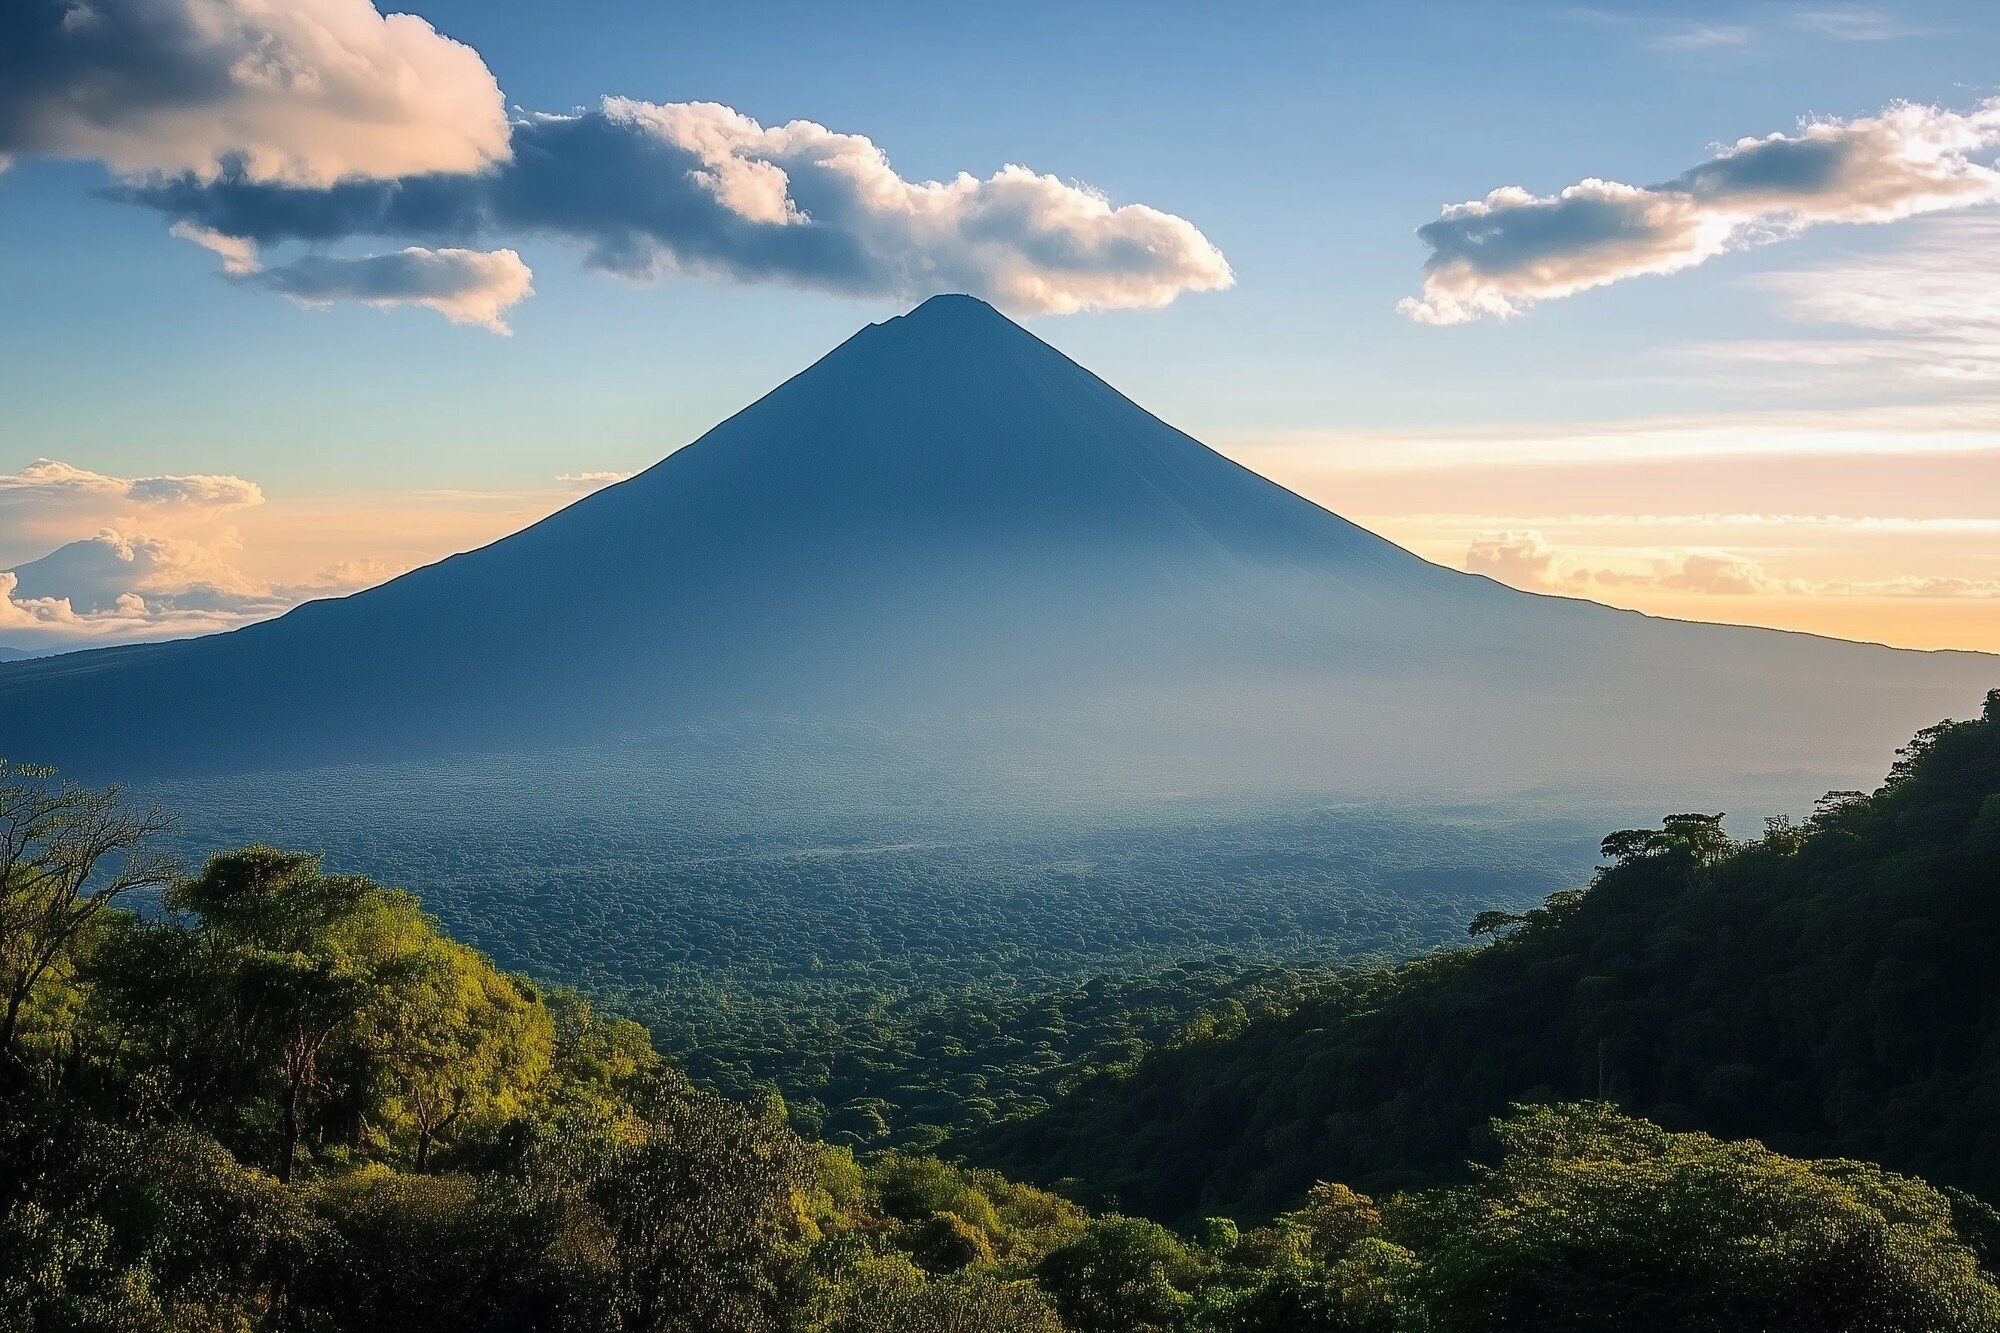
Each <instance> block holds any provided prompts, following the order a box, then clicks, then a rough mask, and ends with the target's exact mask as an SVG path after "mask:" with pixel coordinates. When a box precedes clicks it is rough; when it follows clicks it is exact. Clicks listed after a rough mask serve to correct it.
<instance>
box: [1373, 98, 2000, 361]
mask: <svg viewBox="0 0 2000 1333" xmlns="http://www.w3.org/2000/svg"><path fill="white" fill-rule="evenodd" d="M1997 144H2000V98H1994V99H1990V100H1988V101H1986V102H1983V103H1981V104H1980V105H1979V106H1978V107H1976V108H1975V109H1974V110H1972V111H1971V112H1966V113H1960V112H1954V111H1948V110H1944V109H1942V108H1939V107H1933V106H1923V105H1919V104H1916V103H1899V104H1897V105H1895V106H1891V107H1890V108H1888V109H1887V110H1885V111H1883V112H1882V113H1881V114H1880V115H1879V116H1870V117H1864V118H1861V119H1856V120H1850V121H1839V120H1828V121H1820V122H1815V123H1811V124H1807V125H1805V126H1804V127H1803V128H1801V129H1800V131H1799V132H1798V133H1797V134H1794V135H1783V134H1774V135H1771V136H1770V137H1768V138H1763V139H1743V140H1740V141H1738V142H1737V143H1736V144H1735V145H1734V146H1732V147H1729V148H1726V149H1724V150H1723V151H1722V152H1721V153H1719V154H1718V155H1717V156H1716V157H1714V158H1713V159H1711V160H1710V161H1708V162H1705V163H1702V164H1701V165H1700V166H1697V167H1693V168H1691V169H1690V170H1688V171H1686V172H1683V173H1682V174H1681V175H1679V176H1677V177H1675V178H1674V179H1673V180H1670V181H1667V182H1664V183H1662V184H1659V185H1649V186H1633V185H1623V184H1619V183H1618V182H1615V181H1606V180H1598V179H1595V178H1593V179H1589V180H1584V181H1581V182H1579V183H1577V184H1575V185H1572V186H1570V187H1568V188H1567V189H1564V190H1561V191H1559V192H1557V193H1555V194H1553V195H1536V194H1532V193H1530V192H1528V191H1527V190H1524V189H1521V188H1519V187H1518V186H1507V187H1504V188H1502V189H1498V190H1495V191H1493V192H1492V193H1491V194H1489V195H1487V196H1486V198H1484V199H1480V200H1472V201H1470V202H1467V203H1462V204H1453V205H1451V206H1450V207H1448V208H1446V209H1445V210H1444V215H1443V216H1442V217H1440V218H1439V219H1438V220H1437V221H1436V222H1432V223H1429V224H1427V225H1425V226H1423V227H1420V228H1418V231H1417V234H1418V236H1420V237H1421V238H1422V239H1423V240H1424V242H1425V243H1426V244H1427V245H1429V246H1430V248H1431V256H1430V258H1429V259H1428V260H1427V261H1426V262H1425V264H1424V290H1423V295H1422V297H1420V298H1417V297H1412V298H1408V299H1405V300H1404V301H1403V302H1402V303H1401V304H1400V305H1399V306H1398V309H1400V310H1401V311H1402V312H1403V313H1404V314H1405V315H1407V316H1409V317H1410V318H1412V319H1414V320H1416V321H1418V322H1419V323H1426V324H1461V323H1465V322H1467V321H1469V320H1473V319H1477V318H1479V317H1480V316H1482V315H1491V316H1496V317H1501V318H1505V317H1507V316H1510V315H1515V314H1519V313H1521V312H1523V311H1524V310H1526V309H1528V308H1529V307H1531V306H1532V305H1533V304H1534V303H1535V302H1537V301H1542V300H1550V299H1554V298H1558V297H1564V296H1570V295H1573V294H1575V293H1577V292H1581V291H1587V290H1589V289H1590V288H1593V287H1602V286H1605V285H1606V284H1608V283H1613V282H1618V281H1621V280H1622V279H1625V278H1630V277H1636V276H1639V275H1642V274H1661V273H1674V272H1678V271H1679V270H1682V269H1686V268H1692V267H1694V266H1695V265H1697V264H1701V263H1704V262H1706V261H1707V260H1709V259H1712V258H1714V257H1715V256H1716V255H1718V254H1721V253H1723V252H1724V251H1725V250H1729V249H1732V248H1736V247H1741V246H1747V245H1751V244H1754V243H1757V242H1759V241H1763V240H1771V239H1776V238H1779V237H1783V236H1788V235H1792V234H1795V233H1797V232H1799V231H1802V230H1804V229H1805V228H1807V227H1810V226H1814V225H1817V224H1820V223H1828V222H1888V221H1892V220H1895V219H1898V218H1905V217H1909V216H1912V215H1914V214H1917V213H1924V212H1931V211H1934V210H1937V209H1944V208H1953V207H1959V206H1964V205H1968V204H1975V203H1981V202H1987V201H1991V200H1996V199H2000V171H1995V170H1994V169H1993V168H1992V167H1991V166H1990V165H1987V164H1985V163H1982V162H1979V161H1975V160H1974V155H1976V154H1979V153H1981V152H1983V151H1985V150H1989V149H1991V148H1993V147H1994V146H1995V145H1997Z"/></svg>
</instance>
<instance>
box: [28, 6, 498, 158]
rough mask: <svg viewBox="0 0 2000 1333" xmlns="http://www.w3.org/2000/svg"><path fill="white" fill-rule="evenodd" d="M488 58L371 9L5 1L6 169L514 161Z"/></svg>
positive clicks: (406, 19) (418, 22) (407, 19)
mask: <svg viewBox="0 0 2000 1333" xmlns="http://www.w3.org/2000/svg"><path fill="white" fill-rule="evenodd" d="M507 145H508V135H507V117H506V104H505V102H504V100H503V99H502V97H501V94H500V87H499V85H498V84H497V83H495V82H494V79H493V75H492V74H491V73H490V72H489V71H488V70H487V68H486V64H485V62H484V61H482V60H481V59H480V58H479V54H478V52H476V51H474V50H473V49H472V48H471V47H468V46H464V45H461V44H460V43H458V42H454V41H452V40H450V39H449V38H446V37H442V36H440V35H439V34H438V33H437V32H436V31H435V30H434V29H433V28H432V27H431V26H430V25H429V24H428V23H426V22H424V21H423V20H422V19H420V18H417V17H415V16H413V15H410V14H389V15H386V16H385V15H383V14H381V13H380V12H378V11H377V10H376V9H375V7H374V5H373V4H371V3H370V2H369V0H281V2H280V3H271V0H8V3H6V4H5V5H0V154H15V153H34V154H43V155H47V156H52V157H69V158H95V159H99V160H101V161H103V162H104V163H105V164H106V165H107V166H109V167H110V168H111V169H112V170H113V171H116V172H119V173H122V174H126V175H145V176H180V175H187V176H191V177H193V178H195V179H200V180H213V179H215V178H217V177H219V176H222V175H224V174H232V175H237V176H240V177H242V178H243V179H247V180H256V181H283V182H286V183H289V184H294V185H306V186H320V185H330V184H332V183H333V182H335V181H339V180H350V179H387V178H394V177H399V176H408V175H412V174H414V173H418V172H429V171H478V170H480V169H482V168H484V167H486V166H488V165H490V164H491V163H493V162H495V161H497V160H499V159H500V158H502V157H505V156H506V153H507Z"/></svg>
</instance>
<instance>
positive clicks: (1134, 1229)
mask: <svg viewBox="0 0 2000 1333" xmlns="http://www.w3.org/2000/svg"><path fill="white" fill-rule="evenodd" d="M1212 1266H1213V1265H1212V1261H1210V1260H1209V1259H1208V1258H1207V1256H1205V1255H1202V1254H1201V1253H1200V1252H1199V1251H1197V1250H1195V1249H1193V1248H1192V1247H1190V1246H1188V1245H1187V1244H1185V1243H1184V1242H1183V1241H1181V1239H1180V1238H1179V1237H1177V1236H1175V1235H1174V1233H1173V1232H1171V1231H1168V1230H1167V1229H1166V1228H1165V1227H1163V1226H1161V1225H1160V1224H1159V1223H1157V1222H1147V1221H1143V1220H1141V1219H1139V1218H1133V1217H1116V1216H1112V1217H1102V1218H1098V1219H1097V1220H1095V1221H1093V1222H1091V1223H1090V1225H1089V1226H1088V1227H1087V1228H1086V1229H1085V1231H1084V1233H1083V1235H1082V1236H1081V1237H1080V1238H1079V1239H1077V1240H1075V1241H1073V1242H1071V1243H1070V1244H1068V1245H1065V1246H1063V1247H1062V1248H1061V1249H1059V1250H1056V1251H1055V1252H1054V1253H1052V1254H1050V1255H1049V1256H1048V1257H1047V1258H1046V1259H1044V1260H1042V1262H1041V1264H1040V1266H1039V1267H1038V1268H1037V1269H1036V1270H1035V1276H1036V1279H1037V1280H1038V1281H1039V1282H1040V1283H1041V1285H1042V1287H1043V1288H1044V1289H1045V1290H1047V1291H1048V1293H1049V1294H1050V1295H1051V1296H1053V1297H1055V1301H1056V1309H1057V1311H1058V1312H1059V1313H1060V1314H1061V1315H1062V1321H1063V1325H1064V1326H1065V1327H1066V1328H1070V1329H1073V1330H1075V1331H1076V1333H1165V1331H1166V1330H1171V1329H1180V1328H1185V1327H1187V1321H1188V1319H1189V1316H1190V1315H1191V1314H1192V1312H1193V1306H1194V1293H1195V1292H1196V1291H1197V1290H1198V1289H1199V1287H1200V1286H1201V1283H1202V1281H1203V1279H1204V1278H1205V1277H1206V1276H1207V1274H1208V1272H1209V1271H1210V1269H1211V1268H1212Z"/></svg>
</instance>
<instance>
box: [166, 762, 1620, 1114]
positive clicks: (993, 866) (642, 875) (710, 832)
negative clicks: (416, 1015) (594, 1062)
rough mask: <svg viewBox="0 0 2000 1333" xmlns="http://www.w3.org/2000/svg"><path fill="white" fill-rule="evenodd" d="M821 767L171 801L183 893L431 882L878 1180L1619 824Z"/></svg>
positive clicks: (300, 777) (580, 766)
mask: <svg viewBox="0 0 2000 1333" xmlns="http://www.w3.org/2000/svg"><path fill="white" fill-rule="evenodd" d="M807 739H810V740H811V741H812V742H813V744H812V745H808V744H805V743H803V742H802V740H801V738H800V737H798V736H795V735H792V734H791V733H790V732H789V731H787V730H784V729H776V734H775V735H774V734H773V729H771V728H761V727H748V726H745V727H737V728H729V729H721V730H716V731H713V732H711V731H706V730H704V731H699V732H692V733H678V734H676V735H675V736H674V737H673V738H672V743H671V744H670V745H666V746H665V747H664V748H662V747H661V745H659V744H655V743H652V742H646V743H641V742H636V741H635V742H634V743H633V744H631V745H630V746H627V747H624V748H621V749H618V750H616V751H611V752H607V751H602V750H593V751H590V752H588V753H582V754H576V753H568V752H557V753H553V754H548V755H542V756H537V758H536V759H535V761H534V762H532V763H530V762H521V763H494V764H482V765H479V766H477V767H476V768H472V767H468V766H466V765H463V764H435V765H424V764H413V765H406V766H398V767H380V768H355V769H339V770H313V771H311V772H308V773H302V774H300V773H294V774H285V773H277V774H269V775H262V776H260V777H259V779H258V780H257V781H256V782H255V783H252V784H241V783H230V782H203V781H187V782H181V783H175V784H159V785H155V786H153V787H150V788H148V790H147V797H148V799H154V800H159V801H162V802H164V803H166V804H167V805H169V806H170V807H171V808H173V809H174V810H175V811H176V813H177V815H178V817H179V821H178V824H177V826H176V828H175V829H174V830H172V831H171V833H170V836H169V844H170V845H171V846H172V847H173V849H174V850H176V851H177V852H178V853H179V854H181V855H182V856H183V857H184V858H185V859H186V860H188V861H189V862H190V863H198V862H199V861H200V860H202V859H205V858H206V856H207V855H209V854H210V853H212V852H213V851H215V850H217V849H222V848H228V847H234V846H239V845H243V844H250V843H257V842H272V843H278V844H281V845H286V846H307V847H312V848H314V849H316V850H319V851H323V852H325V853H326V856H327V861H328V864H331V865H337V866H340V867H342V868H343V869H346V870H351V871H360V872H364V873H367V874H370V875H371V876H372V877H374V878H376V879H378V880H380V881H382V882H384V883H395V884H405V885H412V886H420V888H421V891H422V895H423V901H424V906H425V909H426V910H427V911H430V912H432V913H433V914H435V915H436V916H437V917H438V918H439V920H440V921H441V922H442V923H444V925H445V928H446V929H447V930H449V932H450V933H451V934H453V935H454V936H456V937H457V938H459V939H461V940H464V941H466V942H467V943H470V944H472V945H474V946H475V947H477V948H479V949H480V950H482V951H483V952H485V953H487V954H488V955H489V956H491V957H492V958H493V959H494V960H495V961H496V962H497V963H498V964H499V965H500V966H502V967H503V968H505V969H507V970H510V971H520V972H524V973H526V974H528V975H529V976H532V977H535V978H537V979H539V980H542V981H544V982H558V983H561V984H565V985H572V986H575V987H577V988H578V989H579V990H581V991H583V992H584V993H585V994H586V995H588V996H589V997H590V998H591V999H592V1000H593V1001H595V1002H596V1003H598V1004H599V1005H600V1006H601V1007H607V1008H609V1009H611V1010H614V1011H615V1012H617V1013H619V1014H621V1015H624V1016H626V1017H630V1018H635V1019H637V1020H638V1021H640V1022H641V1023H643V1024H644V1025H645V1026H646V1028H647V1029H648V1030H649V1031H650V1032H651V1033H652V1034H653V1039H654V1042H655V1043H656V1044H657V1045H658V1046H659V1048H660V1050H661V1052H662V1053H663V1054H665V1055H666V1056H667V1057H668V1058H669V1059H670V1060H672V1061H673V1063H675V1064H676V1065H678V1066H680V1067H681V1068H683V1069H684V1070H685V1071H686V1072H687V1073H688V1075H689V1076H690V1077H691V1078H693V1079H694V1080H695V1081H696V1082H697V1083H698V1084H700V1085H701V1086H704V1087H707V1088H710V1089H713V1090H716V1091H720V1092H724V1093H726V1094H728V1095H729V1096H732V1097H735V1098H737V1099H738V1100H746V1099H750V1098H753V1097H755V1096H758V1095H760V1094H761V1092H762V1090H763V1089H765V1088H767V1087H770V1086H775V1087H777V1088H778V1089H779V1090H780V1091H781V1092H782V1094H783V1097H784V1100H785V1103H786V1106H787V1108H788V1110H789V1112H790V1114H791V1117H792V1122H793V1125H794V1127H795V1128H797V1129H799V1130H800V1131H801V1132H803V1133H806V1134H808V1135H810V1136H813V1137H824V1138H826V1139H828V1140H829V1141H833V1142H839V1143H845V1144H848V1145H850V1146H853V1147H855V1148H856V1149H857V1150H867V1149H876V1148H884V1147H903V1148H912V1149H919V1150H924V1149H930V1148H933V1147H935V1146H936V1145H938V1144H939V1143H941V1142H943V1141H944V1140H945V1138H946V1137H947V1136H948V1135H950V1134H954V1133H959V1132H962V1131H964V1130H966V1129H968V1128H976V1127H982V1126H985V1125H989V1124H993V1123H997V1122H1001V1121H1006V1120H1013V1119H1019V1118H1022V1117H1025V1116H1031V1115H1034V1114H1036V1113H1038V1112H1040V1111H1041V1110H1043V1109H1045V1108H1046V1107H1047V1106H1048V1105H1050V1104H1051V1103H1052V1102H1053V1101H1055V1100H1056V1099H1057V1098H1059V1097H1060V1096H1061V1095H1062V1094H1063V1093H1064V1092H1065V1091H1066V1090H1067V1089H1068V1088H1070V1087H1072V1086H1074V1085H1075V1084H1076V1083H1077V1082H1078V1081H1079V1080H1081V1079H1083V1078H1086V1077H1088V1076H1090V1075H1091V1074H1094V1073H1097V1072H1100V1071H1103V1070H1106V1069H1110V1068H1116V1067H1120V1066H1124V1065H1128V1064H1130V1063H1131V1062H1132V1061H1133V1060H1135V1059H1138V1058H1140V1057H1142V1056H1143V1055H1144V1054H1145V1053H1146V1052H1148V1051H1151V1050H1154V1049H1157V1048H1159V1047H1161V1046H1163V1045H1165V1044H1167V1043H1168V1042H1169V1041H1171V1040H1172V1039H1173V1038H1174V1037H1175V1035H1176V1033H1178V1032H1180V1031H1182V1030H1183V1029H1185V1028H1188V1027H1189V1026H1190V1025H1192V1024H1198V1025H1203V1026H1205V1027H1207V1028H1209V1029H1210V1030H1229V1029H1230V1028H1231V1027H1232V1026H1233V1025H1235V1024H1237V1023H1238V1022H1240V1021H1242V1019H1243V1018H1244V1017H1246V1016H1255V1015H1270V1014H1275V1013H1278V1012H1283V1011H1285V1010H1287V1009H1289V1008H1291V1007H1292V1006H1293V1005H1295V1004H1296V1003H1297V1002H1298V1000H1299V999H1301V998H1303V996H1304V995H1306V994H1309V993H1312V992H1313V991H1314V990H1315V989H1316V988H1317V987H1318V986H1319V985H1320V984H1321V983H1323V982H1325V981H1327V980H1329V979H1331V977H1332V976H1333V975H1334V971H1333V969H1334V968H1335V967H1336V966H1342V965H1348V964H1352V963H1354V962H1357V961H1361V960H1376V961H1380V962H1396V961H1400V960H1402V959H1406V958H1410V957H1413V956H1416V955H1418V954H1421V953H1424V952H1427V951H1429V950H1431V949H1434V948H1437V947H1438V946H1440V945H1442V944H1445V943H1448V942H1450V941H1452V940H1453V939H1454V938H1456V937H1458V936H1459V933H1460V932H1461V931H1462V930H1463V928H1464V923H1465V922H1466V920H1467V919H1468V918H1469V917H1471V916H1472V915H1473V914H1475V913H1477V912H1478V911H1480V910H1482V909H1485V908H1490V907H1495V906H1508V907H1527V906H1531V905H1533V904H1534V903H1536V902H1539V901H1540V900H1541V899H1542V897H1543V896H1544V895H1546V894H1547V893H1549V892H1550V891H1551V890H1554V889H1557V888H1560V887H1562V886H1563V885H1565V884H1568V883H1573V882H1574V881H1575V878H1576V875H1577V868H1578V867H1580V866H1587V865H1588V864H1589V863H1590V858H1591V857H1592V856H1593V855H1594V854H1595V852H1596V848H1597V839H1598V837H1599V836H1600V835H1601V834H1602V832H1603V830H1604V828H1605V827H1607V826H1608V825H1607V824H1606V823H1605V819H1606V817H1607V816H1602V815H1596V816H1590V817H1586V816H1585V815H1584V814H1582V813H1579V812H1577V811H1575V810H1572V809H1570V808H1568V807H1567V806H1565V805H1563V804H1561V803H1560V802H1556V801H1554V800H1553V799H1550V800H1548V801H1546V802H1544V803H1542V804H1540V805H1532V804H1523V805H1519V806H1513V807H1505V808H1502V807H1478V806H1469V805H1442V804H1437V805H1431V806H1425V807H1413V806H1409V805H1406V804H1399V803H1391V802H1386V801H1385V802H1378V803H1374V804H1363V803H1357V802H1354V801H1352V800H1349V801H1344V802H1330V801H1324V800H1321V801H1312V800H1305V799H1300V798H1291V797H1287V798H1283V799H1280V798H1275V797H1274V798H1269V799H1260V800H1257V801H1254V802H1247V803H1246V802H1244V801H1242V800H1241V799H1238V798H1225V797H1221V796H1215V795H1209V796H1203V797H1199V798H1197V797H1194V796H1183V797H1177V798H1174V799H1158V800H1152V801H1138V800H1113V799H1109V798H1106V797H1104V796H1100V797H1099V798H1098V799H1096V800H1091V799H1088V798H1086V797H1085V796H1083V795H1081V794H1077V795H1074V796H1073V797H1072V798H1071V799H1068V800H1055V799H1054V798H1052V797H1050V796H1048V795H1047V794H1043V795H1042V796H1039V797H1034V796H1033V793H1032V791H1031V789H1032V788H1033V786H1034V784H1033V783H1029V782H1025V781H1022V782H1013V781H1010V782H1004V783H1000V784H999V785H1000V786H1001V788H1002V790H1000V791H994V790H991V789H988V788H986V787H981V786H979V785H977V784H971V785H968V784H967V783H966V782H965V781H964V776H963V775H962V774H958V773H954V772H951V771H944V772H939V771H937V768H936V763H935V759H934V758H933V757H929V756H932V755H933V754H934V750H935V747H933V746H927V745H925V744H920V743H917V742H916V741H913V740H910V739H908V738H905V737H900V736H887V737H885V736H873V735H871V736H870V737H868V738H867V743H866V744H865V745H864V744H861V743H860V742H859V741H857V740H856V739H855V738H854V737H852V736H850V735H848V734H847V733H845V732H839V731H836V732H835V734H833V735H827V734H825V733H824V732H822V731H819V730H814V731H813V732H812V733H811V735H810V737H809V738H807ZM814 745H825V746H827V747H830V748H831V749H832V750H833V752H834V753H836V754H839V755H842V756H845V758H846V760H847V762H845V763H842V764H832V765H830V764H828V763H827V762H826V761H825V759H824V758H823V757H822V758H815V757H814ZM690 756H694V757H698V758H699V761H700V762H699V764H698V765H691V764H690V762H689V757H690ZM694 772H699V773H700V774H701V780H700V782H699V783H697V781H696V780H695V778H694V777H693V776H692V773H694ZM1031 797H1032V799H1031ZM1052 807H1053V808H1052Z"/></svg>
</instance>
